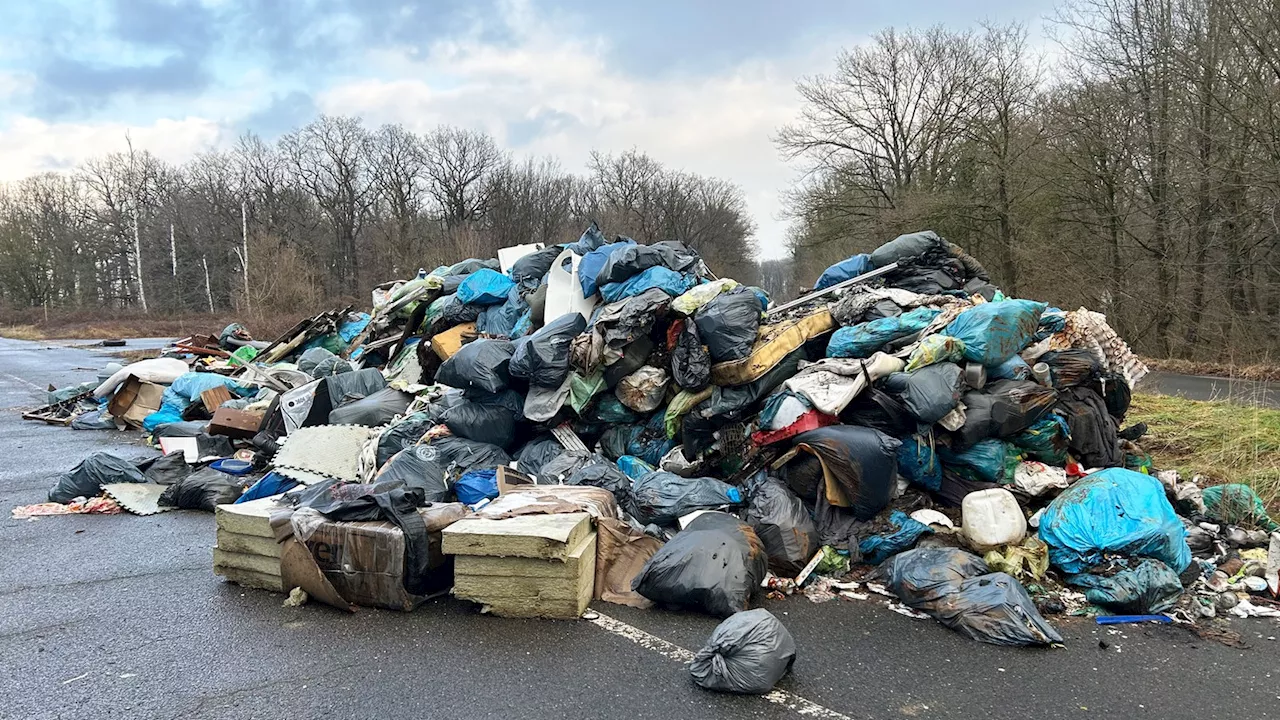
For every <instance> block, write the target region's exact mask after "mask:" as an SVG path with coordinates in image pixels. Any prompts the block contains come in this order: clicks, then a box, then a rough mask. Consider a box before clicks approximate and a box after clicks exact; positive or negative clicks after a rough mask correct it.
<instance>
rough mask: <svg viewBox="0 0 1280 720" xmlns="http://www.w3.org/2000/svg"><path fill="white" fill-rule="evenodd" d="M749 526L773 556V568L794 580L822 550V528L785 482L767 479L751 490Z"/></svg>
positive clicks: (771, 562)
mask: <svg viewBox="0 0 1280 720" xmlns="http://www.w3.org/2000/svg"><path fill="white" fill-rule="evenodd" d="M748 494H749V496H750V500H749V501H748V503H747V518H746V520H747V523H748V524H750V525H751V529H752V530H755V531H756V535H757V536H759V538H760V542H762V543H764V550H765V552H766V553H767V554H768V555H769V569H770V570H772V571H773V572H775V573H776V574H778V575H785V576H787V577H794V576H795V575H798V574H799V573H800V571H801V570H803V569H804V566H805V565H806V564H807V563H808V562H809V558H811V557H813V554H814V552H816V551H817V549H818V528H817V525H815V524H814V522H813V518H812V517H811V516H810V515H809V510H808V508H806V507H805V505H804V502H803V501H802V500H801V499H800V498H798V497H796V495H795V494H794V493H792V492H791V491H790V490H788V489H787V486H786V485H783V484H782V482H781V481H779V480H777V479H774V478H770V477H766V478H764V479H763V480H762V481H759V482H757V483H756V484H755V485H753V486H752V487H750V488H749V489H748Z"/></svg>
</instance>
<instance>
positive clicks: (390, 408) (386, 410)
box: [329, 387, 413, 427]
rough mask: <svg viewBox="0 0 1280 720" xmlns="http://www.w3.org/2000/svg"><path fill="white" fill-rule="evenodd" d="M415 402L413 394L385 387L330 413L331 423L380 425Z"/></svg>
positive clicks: (389, 420) (366, 425)
mask: <svg viewBox="0 0 1280 720" xmlns="http://www.w3.org/2000/svg"><path fill="white" fill-rule="evenodd" d="M411 402H413V394H412V393H407V392H401V391H400V390H396V389H395V388H391V387H387V388H383V389H381V390H379V391H377V392H375V393H373V394H372V395H367V396H365V397H363V398H361V399H359V400H356V401H354V402H349V403H347V404H345V405H343V406H342V407H337V408H334V409H333V412H331V413H329V424H330V425H364V426H365V427H378V426H380V425H386V424H387V423H389V422H391V420H392V419H393V418H395V416H397V415H401V414H403V413H404V411H405V409H406V408H408V407H409V403H411Z"/></svg>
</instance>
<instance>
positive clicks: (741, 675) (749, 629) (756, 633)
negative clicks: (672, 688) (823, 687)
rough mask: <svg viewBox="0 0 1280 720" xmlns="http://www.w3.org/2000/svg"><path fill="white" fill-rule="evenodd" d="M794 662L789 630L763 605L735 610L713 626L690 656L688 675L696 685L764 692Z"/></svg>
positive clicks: (732, 690)
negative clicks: (714, 627)
mask: <svg viewBox="0 0 1280 720" xmlns="http://www.w3.org/2000/svg"><path fill="white" fill-rule="evenodd" d="M795 661H796V642H795V640H794V639H792V637H791V633H790V631H788V630H787V629H786V628H785V627H783V625H782V622H781V621H779V620H778V618H776V617H774V616H773V613H771V612H769V611H768V610H765V609H764V608H756V609H755V610H744V611H742V612H739V613H734V614H733V615H731V616H729V618H728V619H727V620H725V621H724V622H722V623H720V624H719V625H717V626H716V629H715V630H714V631H713V632H712V633H711V637H709V638H707V644H706V645H703V646H702V649H701V650H699V651H698V652H697V654H695V655H694V656H693V662H691V663H689V674H690V675H692V676H693V681H694V682H696V683H697V684H698V686H699V687H701V688H704V689H706V690H715V691H717V692H730V693H742V694H746V695H764V694H766V693H768V692H770V691H771V690H773V686H774V685H775V684H777V682H778V681H779V680H781V679H782V676H783V675H786V674H787V671H789V670H790V669H791V666H792V665H793V664H794V663H795Z"/></svg>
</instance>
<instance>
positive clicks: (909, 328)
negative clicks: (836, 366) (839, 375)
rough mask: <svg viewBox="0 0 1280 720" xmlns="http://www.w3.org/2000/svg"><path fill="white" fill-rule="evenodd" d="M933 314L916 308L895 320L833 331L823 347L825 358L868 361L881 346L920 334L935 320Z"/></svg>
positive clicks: (875, 321) (935, 315)
mask: <svg viewBox="0 0 1280 720" xmlns="http://www.w3.org/2000/svg"><path fill="white" fill-rule="evenodd" d="M938 312H939V311H937V310H935V309H933V308H928V307H920V308H916V309H915V310H912V311H911V312H909V313H904V314H902V315H899V316H897V317H887V318H880V319H879V320H872V321H871V322H864V323H860V324H858V325H854V326H852V327H842V328H840V329H839V330H836V331H835V333H834V334H832V336H831V340H830V342H828V343H827V357H847V358H865V357H871V355H872V354H873V353H875V352H876V351H877V350H879V349H880V348H882V347H884V344H885V343H887V342H889V341H891V340H897V339H898V338H901V337H906V336H908V335H910V334H912V333H917V332H920V331H921V330H923V329H925V328H926V327H928V325H929V323H931V322H933V319H934V318H935V317H937V316H938Z"/></svg>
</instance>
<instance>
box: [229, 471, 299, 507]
mask: <svg viewBox="0 0 1280 720" xmlns="http://www.w3.org/2000/svg"><path fill="white" fill-rule="evenodd" d="M297 485H298V481H297V480H292V479H290V478H287V477H285V476H283V475H281V474H279V473H277V472H274V471H272V472H269V473H267V474H266V475H263V476H262V477H261V478H260V479H259V480H258V482H256V483H254V484H253V485H252V486H250V487H249V489H248V490H245V491H244V494H243V495H241V496H240V497H238V498H236V502H235V504H237V505H238V504H240V503H245V502H249V501H250V500H260V499H262V498H264V497H271V496H272V495H279V494H280V493H282V492H288V491H290V490H292V489H293V488H295V487H297Z"/></svg>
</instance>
